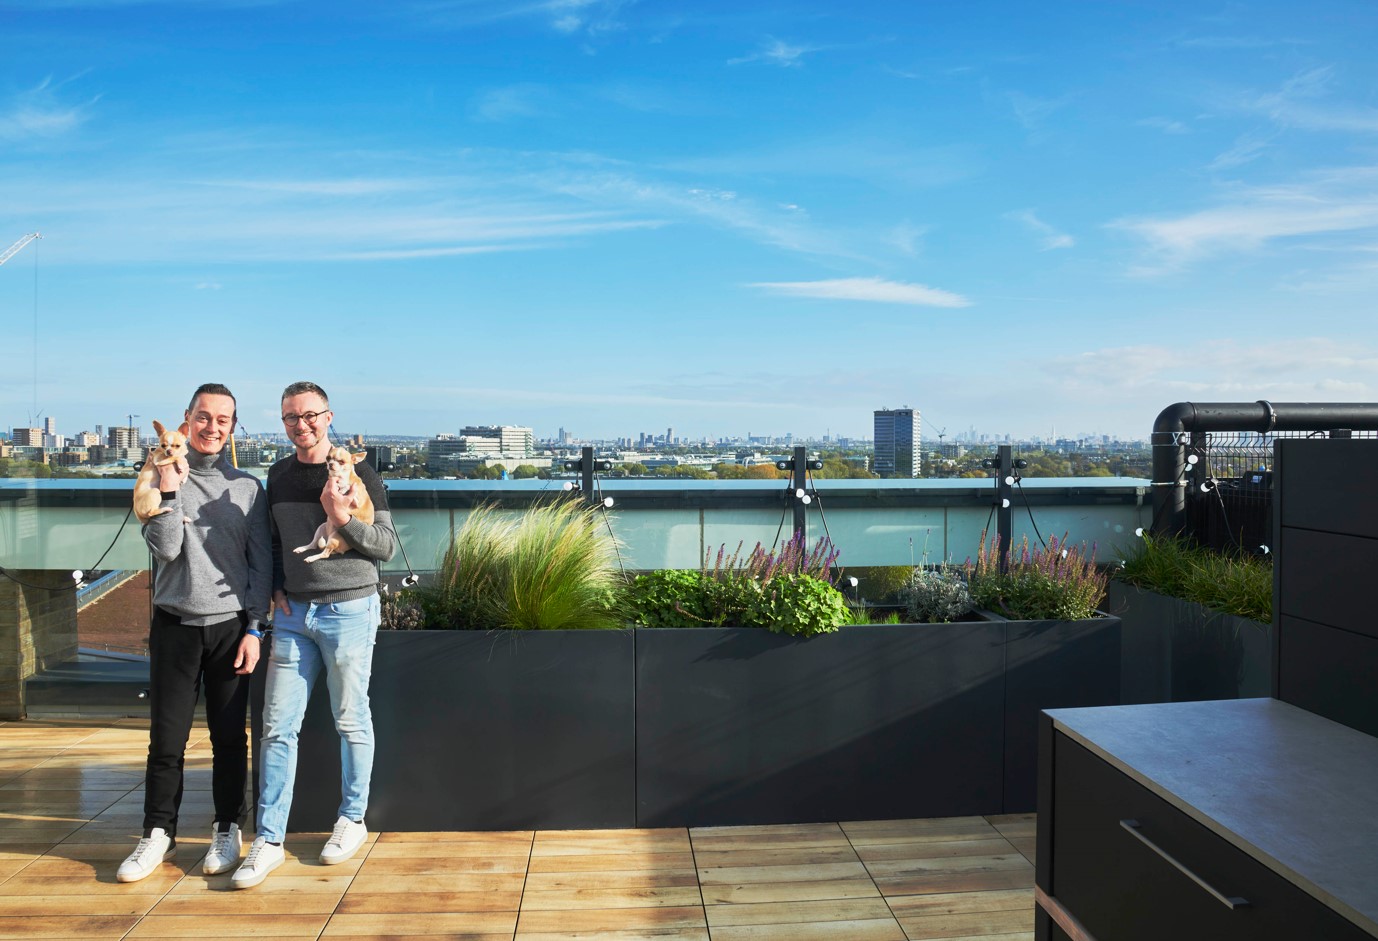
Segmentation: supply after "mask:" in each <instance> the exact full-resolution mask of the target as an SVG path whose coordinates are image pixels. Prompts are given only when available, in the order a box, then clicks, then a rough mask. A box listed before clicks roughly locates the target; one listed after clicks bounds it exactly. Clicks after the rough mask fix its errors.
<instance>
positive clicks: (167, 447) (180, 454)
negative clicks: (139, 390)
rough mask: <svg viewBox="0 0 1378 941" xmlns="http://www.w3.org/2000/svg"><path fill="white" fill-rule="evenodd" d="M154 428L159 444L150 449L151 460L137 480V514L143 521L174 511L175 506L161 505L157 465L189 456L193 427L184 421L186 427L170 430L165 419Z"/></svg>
mask: <svg viewBox="0 0 1378 941" xmlns="http://www.w3.org/2000/svg"><path fill="white" fill-rule="evenodd" d="M153 430H154V431H156V432H157V433H158V446H157V447H153V448H149V449H148V460H146V461H144V466H143V468H142V469H140V471H139V477H138V479H137V480H135V481H134V515H135V516H137V517H138V518H139V522H140V523H147V522H148V521H149V520H151V519H152V518H153V517H155V516H162V515H163V514H164V513H171V512H172V509H171V507H164V506H159V504H160V503H162V501H163V497H162V494H161V493H160V492H159V490H158V471H157V468H158V467H162V466H164V465H166V464H175V463H177V462H178V461H180V460H182V459H183V458H185V457H186V456H187V432H188V431H190V428H189V427H188V426H187V423H186V422H183V423H182V427H180V428H178V429H176V430H172V431H169V430H168V429H166V428H164V427H163V425H162V423H161V422H157V421H155V422H154V423H153Z"/></svg>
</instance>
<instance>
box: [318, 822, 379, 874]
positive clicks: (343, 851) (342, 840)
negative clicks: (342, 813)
mask: <svg viewBox="0 0 1378 941" xmlns="http://www.w3.org/2000/svg"><path fill="white" fill-rule="evenodd" d="M367 839H368V827H366V826H364V824H363V822H362V821H360V822H359V823H355V822H354V821H353V820H350V819H349V818H348V817H341V818H340V819H339V820H336V821H335V829H334V830H331V831H330V839H328V840H326V841H325V846H324V847H322V848H321V862H322V863H323V864H324V865H326V866H333V865H335V864H336V863H342V862H344V861H345V860H347V859H350V858H352V857H353V856H354V854H355V853H357V852H359V847H361V846H363V845H364V840H367Z"/></svg>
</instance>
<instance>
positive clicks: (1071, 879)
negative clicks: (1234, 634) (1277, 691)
mask: <svg viewBox="0 0 1378 941" xmlns="http://www.w3.org/2000/svg"><path fill="white" fill-rule="evenodd" d="M1043 723H1044V726H1043V728H1042V729H1041V730H1040V732H1041V734H1040V742H1039V744H1040V779H1039V787H1040V793H1039V813H1038V867H1037V874H1036V884H1037V893H1036V897H1037V899H1038V905H1039V908H1040V909H1041V911H1040V912H1039V914H1038V918H1037V937H1038V938H1039V939H1040V941H1044V939H1059V938H1069V939H1072V941H1162V939H1165V938H1171V939H1173V941H1197V939H1199V941H1363V939H1369V941H1371V939H1373V938H1378V852H1375V851H1374V849H1373V847H1374V846H1378V796H1375V794H1374V792H1373V789H1372V787H1371V786H1370V785H1371V782H1373V781H1375V780H1378V740H1375V739H1373V738H1372V737H1371V736H1366V735H1363V734H1361V733H1359V732H1357V731H1355V730H1353V729H1349V728H1347V727H1345V726H1342V725H1340V724H1339V723H1336V722H1332V721H1329V720H1327V719H1324V718H1321V717H1319V716H1316V715H1313V714H1311V713H1308V712H1305V711H1304V710H1301V709H1297V708H1296V707H1294V706H1290V705H1288V704H1286V703H1281V702H1278V701H1277V700H1271V699H1252V700H1233V701H1220V702H1200V703H1162V704H1153V705H1143V706H1123V707H1119V708H1109V709H1059V710H1051V711H1049V712H1046V713H1045V714H1044V717H1043Z"/></svg>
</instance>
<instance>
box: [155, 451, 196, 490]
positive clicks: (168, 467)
mask: <svg viewBox="0 0 1378 941" xmlns="http://www.w3.org/2000/svg"><path fill="white" fill-rule="evenodd" d="M157 471H158V489H159V490H161V491H162V492H163V493H176V492H177V491H178V490H179V489H181V486H182V484H184V483H186V482H187V477H188V475H190V474H191V468H189V467H188V466H187V459H186V458H184V457H179V458H178V459H177V460H175V461H173V462H172V463H171V464H159V465H158V467H157Z"/></svg>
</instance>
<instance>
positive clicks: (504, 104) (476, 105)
mask: <svg viewBox="0 0 1378 941" xmlns="http://www.w3.org/2000/svg"><path fill="white" fill-rule="evenodd" d="M550 99H551V91H550V89H549V88H547V87H546V86H544V85H535V84H529V83H528V84H522V85H509V86H507V87H505V88H490V89H488V90H486V91H483V92H480V93H479V94H478V95H477V96H475V98H474V102H473V105H472V112H473V115H474V117H475V118H477V119H478V120H480V121H491V122H495V123H501V122H504V121H512V120H518V119H524V118H536V117H540V116H541V115H542V114H544V113H546V112H547V111H548V110H549V101H550Z"/></svg>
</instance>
